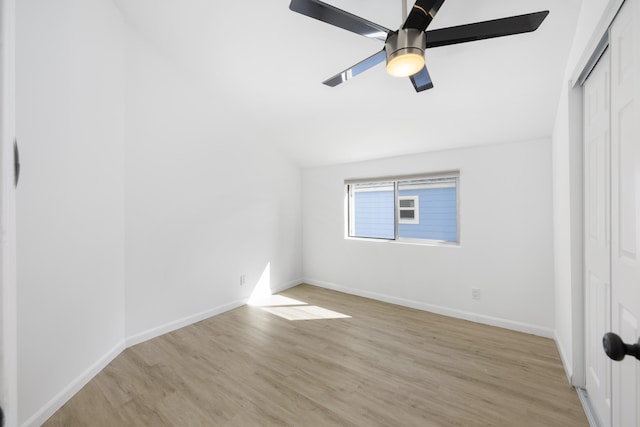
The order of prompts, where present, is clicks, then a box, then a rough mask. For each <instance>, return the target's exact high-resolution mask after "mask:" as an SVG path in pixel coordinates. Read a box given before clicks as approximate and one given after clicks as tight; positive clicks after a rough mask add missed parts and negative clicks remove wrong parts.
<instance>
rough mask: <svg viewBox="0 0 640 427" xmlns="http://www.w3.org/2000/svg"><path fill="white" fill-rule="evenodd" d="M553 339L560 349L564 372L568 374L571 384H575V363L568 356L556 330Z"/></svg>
mask: <svg viewBox="0 0 640 427" xmlns="http://www.w3.org/2000/svg"><path fill="white" fill-rule="evenodd" d="M553 340H554V341H555V343H556V348H557V349H558V353H559V354H560V361H562V367H563V368H564V373H565V374H566V375H567V380H568V381H569V384H571V385H573V386H575V384H574V383H573V364H572V363H571V360H569V358H568V357H567V353H566V352H565V350H564V347H563V346H562V342H561V341H560V340H559V339H558V334H557V333H555V332H554V334H553Z"/></svg>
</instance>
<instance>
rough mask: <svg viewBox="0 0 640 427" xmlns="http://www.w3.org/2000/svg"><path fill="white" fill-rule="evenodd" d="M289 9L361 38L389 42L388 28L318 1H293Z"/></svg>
mask: <svg viewBox="0 0 640 427" xmlns="http://www.w3.org/2000/svg"><path fill="white" fill-rule="evenodd" d="M289 9H291V10H292V11H294V12H298V13H300V14H302V15H306V16H309V17H311V18H315V19H317V20H319V21H322V22H326V23H327V24H331V25H334V26H336V27H339V28H342V29H345V30H347V31H351V32H353V33H356V34H360V35H361V36H365V37H369V38H372V39H378V40H381V41H385V40H387V34H388V33H389V32H390V31H391V30H389V29H388V28H385V27H383V26H382V25H378V24H376V23H374V22H371V21H367V20H366V19H363V18H360V17H359V16H356V15H353V14H351V13H349V12H346V11H344V10H342V9H338V8H337V7H334V6H331V5H330V4H326V3H323V2H321V1H318V0H291V4H289Z"/></svg>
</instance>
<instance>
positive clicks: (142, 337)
mask: <svg viewBox="0 0 640 427" xmlns="http://www.w3.org/2000/svg"><path fill="white" fill-rule="evenodd" d="M300 283H302V282H301V280H292V281H290V282H287V283H284V284H282V285H278V286H274V287H272V288H271V291H272V292H273V293H277V292H282V291H284V290H285V289H289V288H291V287H293V286H297V285H299V284H300ZM248 300H249V298H243V299H239V300H236V301H232V302H229V303H226V304H222V305H219V306H217V307H213V308H210V309H208V310H205V311H201V312H200V313H196V314H192V315H189V316H186V317H183V318H181V319H176V320H173V321H171V322H168V323H165V324H164V325H160V326H156V327H155V328H151V329H147V330H146V331H143V332H140V333H137V334H135V335H132V336H129V337H127V339H126V346H127V348H128V347H132V346H134V345H136V344H140V343H142V342H144V341H147V340H150V339H152V338H156V337H159V336H160V335H164V334H166V333H169V332H173V331H175V330H176V329H180V328H184V327H185V326H189V325H192V324H194V323H197V322H200V321H201V320H204V319H208V318H210V317H213V316H217V315H218V314H222V313H224V312H226V311H230V310H233V309H234V308H238V307H241V306H243V305H245V304H246V303H247V301H248Z"/></svg>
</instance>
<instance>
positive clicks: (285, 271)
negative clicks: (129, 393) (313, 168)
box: [17, 0, 302, 425]
mask: <svg viewBox="0 0 640 427" xmlns="http://www.w3.org/2000/svg"><path fill="white" fill-rule="evenodd" d="M17 25H18V35H17V39H18V40H17V44H18V46H17V48H18V58H17V68H18V70H17V71H18V81H17V92H18V93H17V98H18V99H17V104H18V105H17V116H18V117H17V128H18V129H17V132H18V138H19V140H20V143H21V151H22V161H23V176H22V178H21V184H20V191H19V192H18V209H17V216H18V283H19V295H18V328H19V330H18V336H19V343H18V346H19V349H18V352H19V358H20V363H19V366H18V370H19V373H18V377H19V378H18V380H19V422H20V423H21V424H22V425H38V424H40V423H41V422H42V421H44V420H45V419H46V418H47V417H48V416H49V415H50V414H51V413H52V412H54V411H55V410H56V409H57V408H58V407H59V406H60V405H61V404H62V403H64V402H65V401H66V400H67V399H68V398H69V397H71V396H72V395H73V393H75V392H76V391H77V390H78V389H79V387H81V386H82V385H83V384H84V382H85V381H87V380H89V379H90V378H91V377H92V376H93V374H95V373H96V372H98V371H99V369H101V368H102V367H103V366H104V365H105V364H106V363H108V362H109V361H110V360H111V359H112V358H113V357H115V355H117V354H118V353H119V352H120V351H121V350H122V349H123V348H124V347H125V345H132V344H135V343H136V342H140V341H142V340H144V339H147V338H151V337H154V336H157V335H159V334H161V333H163V332H166V331H169V330H172V329H174V328H177V327H179V326H183V325H186V324H188V323H191V322H193V321H196V320H199V319H202V318H204V317H207V316H210V315H212V314H215V313H217V312H220V311H222V310H226V309H228V308H231V307H234V306H236V305H239V304H241V303H243V302H245V301H246V299H247V298H248V297H249V296H250V295H251V293H252V291H253V289H254V287H255V286H256V284H257V283H258V282H259V281H260V280H261V279H265V278H266V279H267V280H266V281H267V282H268V284H270V285H271V288H272V289H274V290H277V289H282V288H284V287H287V286H291V285H295V284H298V283H299V282H300V279H301V277H302V255H301V252H302V251H301V246H302V226H301V224H302V218H301V215H300V213H301V202H300V197H299V196H300V193H301V173H300V169H299V168H298V167H297V166H295V165H293V164H292V163H291V162H290V161H289V160H288V159H286V158H285V157H283V156H282V155H280V154H279V153H278V152H276V151H274V150H273V147H272V146H271V145H267V144H266V143H265V142H264V137H263V136H262V135H259V134H257V133H256V132H255V131H254V130H253V125H252V123H247V122H246V121H245V118H244V115H243V114H242V106H238V103H237V102H231V101H232V100H230V99H228V98H227V99H225V97H222V96H217V95H218V94H213V96H211V95H212V94H211V93H205V91H204V90H203V89H202V87H200V86H199V84H198V82H197V81H196V79H194V78H193V76H190V75H187V74H185V73H184V71H183V70H182V69H181V67H180V66H179V65H176V64H174V63H173V62H172V61H171V60H169V59H167V58H166V57H165V56H163V55H162V53H160V52H158V51H156V50H155V49H154V48H153V46H152V45H151V44H149V43H148V42H147V41H145V40H144V39H143V38H141V37H140V36H138V34H137V33H136V32H135V31H134V30H133V29H131V28H129V26H127V25H126V24H124V23H123V22H122V20H121V17H120V14H119V12H118V11H117V10H116V9H115V7H114V5H113V3H112V2H111V1H109V0H89V1H87V0H58V1H55V2H51V1H44V0H25V1H22V2H20V4H19V7H18V17H17ZM231 104H233V105H236V107H235V108H232V107H231V106H230V105H231ZM125 183H126V185H125ZM125 236H126V237H125ZM241 274H243V275H245V277H246V284H245V285H244V286H240V275H241ZM262 283H263V284H264V280H263V282H262Z"/></svg>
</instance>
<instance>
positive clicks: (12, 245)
mask: <svg viewBox="0 0 640 427" xmlns="http://www.w3.org/2000/svg"><path fill="white" fill-rule="evenodd" d="M0 20H1V21H0V24H1V25H0V31H1V33H0V41H1V43H0V129H2V131H1V134H0V182H1V183H2V185H1V188H0V227H1V230H0V236H1V238H0V310H1V311H0V348H2V354H1V356H0V385H1V387H0V404H1V405H2V408H3V412H4V418H5V419H4V421H5V425H6V426H7V427H12V426H16V425H18V380H17V377H18V375H17V370H18V356H17V354H18V349H17V296H16V292H17V286H16V209H15V207H16V197H15V196H16V191H15V187H14V153H13V142H14V139H15V128H16V126H15V123H16V121H15V0H0Z"/></svg>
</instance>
